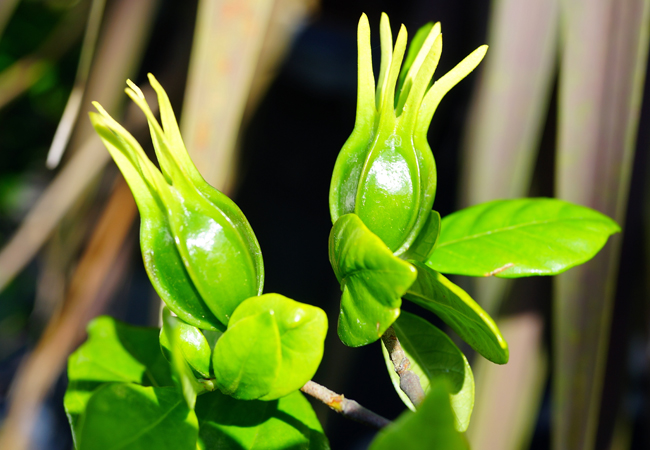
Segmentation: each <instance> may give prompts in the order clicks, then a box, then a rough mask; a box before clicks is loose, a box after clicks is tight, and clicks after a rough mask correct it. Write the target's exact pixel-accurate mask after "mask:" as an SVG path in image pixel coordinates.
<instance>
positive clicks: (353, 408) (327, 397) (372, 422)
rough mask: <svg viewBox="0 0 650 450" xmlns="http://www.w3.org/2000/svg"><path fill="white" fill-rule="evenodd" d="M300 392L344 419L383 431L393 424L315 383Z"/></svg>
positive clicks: (311, 382)
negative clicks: (323, 404)
mask: <svg viewBox="0 0 650 450" xmlns="http://www.w3.org/2000/svg"><path fill="white" fill-rule="evenodd" d="M300 390H301V391H302V392H304V393H305V394H308V395H311V396H312V397H314V398H315V399H317V400H320V401H321V402H323V403H325V404H326V405H327V406H329V407H330V408H331V409H333V410H334V411H336V412H337V413H339V414H341V415H343V416H344V417H347V418H348V419H352V420H356V421H357V422H359V423H362V424H364V425H368V426H369V427H373V428H377V429H381V428H384V427H385V426H387V425H390V424H391V421H390V420H388V419H385V418H383V417H382V416H380V415H379V414H376V413H374V412H372V411H370V410H369V409H366V408H364V407H363V406H361V405H360V404H358V403H357V402H355V401H354V400H350V399H347V398H345V396H343V395H342V394H337V393H336V392H333V391H330V390H329V389H327V388H326V387H325V386H321V385H320V384H318V383H314V382H313V381H308V382H307V383H306V384H305V385H304V386H303V387H302V388H300Z"/></svg>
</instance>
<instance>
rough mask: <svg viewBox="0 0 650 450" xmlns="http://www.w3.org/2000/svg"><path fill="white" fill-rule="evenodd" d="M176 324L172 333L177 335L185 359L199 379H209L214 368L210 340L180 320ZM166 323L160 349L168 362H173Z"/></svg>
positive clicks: (162, 331)
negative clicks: (212, 367)
mask: <svg viewBox="0 0 650 450" xmlns="http://www.w3.org/2000/svg"><path fill="white" fill-rule="evenodd" d="M165 309H166V308H165ZM176 322H177V324H176V326H175V327H174V328H173V329H171V330H170V331H171V332H172V333H175V334H176V336H175V341H176V342H177V344H178V345H179V347H180V350H181V354H182V356H183V358H184V359H185V361H187V363H188V364H189V365H190V367H191V368H192V370H193V371H194V372H195V374H196V375H197V376H198V377H203V378H209V377H210V372H211V366H212V349H211V348H210V344H209V343H208V340H207V339H206V337H205V336H204V335H203V333H201V330H199V329H198V328H196V327H193V326H192V325H188V324H187V323H184V322H182V321H180V320H177V321H176ZM165 323H166V322H164V321H163V328H162V329H161V330H160V347H161V349H162V352H163V355H164V356H165V358H166V359H167V361H171V360H172V346H171V341H170V340H169V338H168V337H167V334H168V333H167V332H166V330H165Z"/></svg>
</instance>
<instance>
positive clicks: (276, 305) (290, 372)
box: [221, 294, 327, 400]
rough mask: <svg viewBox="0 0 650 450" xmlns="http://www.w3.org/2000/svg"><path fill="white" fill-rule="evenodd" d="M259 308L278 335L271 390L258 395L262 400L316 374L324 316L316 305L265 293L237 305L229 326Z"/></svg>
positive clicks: (293, 388)
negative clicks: (265, 313)
mask: <svg viewBox="0 0 650 450" xmlns="http://www.w3.org/2000/svg"><path fill="white" fill-rule="evenodd" d="M261 311H268V312H270V313H271V317H272V318H273V321H274V323H275V326H276V327H277V329H278V332H279V335H280V340H279V343H280V360H279V362H278V364H279V370H278V372H277V375H276V378H275V380H274V382H273V384H272V386H271V389H270V391H269V392H268V393H267V394H265V395H264V396H262V397H260V399H261V400H274V399H276V398H280V397H283V396H285V395H287V394H290V393H291V392H293V391H296V390H298V389H300V388H301V387H302V386H304V384H305V383H306V382H307V381H309V380H310V379H311V378H312V377H313V376H314V374H315V373H316V369H318V366H319V364H320V362H321V359H322V358H323V350H324V344H325V335H326V334H327V316H326V315H325V312H324V311H323V310H322V309H320V308H317V307H315V306H311V305H307V304H305V303H300V302H297V301H295V300H291V299H290V298H287V297H284V296H282V295H279V294H266V295H262V296H259V297H252V298H249V299H248V300H246V301H244V302H243V303H242V304H241V305H239V307H238V308H237V309H236V310H235V312H234V313H233V315H232V318H231V319H230V323H229V324H228V329H229V330H230V327H231V326H233V327H234V326H236V324H237V323H239V322H240V321H242V320H245V319H246V318H247V317H252V316H256V315H258V314H259V313H260V312H261ZM227 333H229V331H226V334H227ZM247 363H250V362H249V361H247ZM221 364H223V363H221Z"/></svg>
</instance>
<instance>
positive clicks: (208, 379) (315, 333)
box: [160, 294, 327, 408]
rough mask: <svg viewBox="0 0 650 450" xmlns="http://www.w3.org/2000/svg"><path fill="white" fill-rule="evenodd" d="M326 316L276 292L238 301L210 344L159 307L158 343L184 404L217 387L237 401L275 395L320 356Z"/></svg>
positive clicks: (289, 388)
mask: <svg viewBox="0 0 650 450" xmlns="http://www.w3.org/2000/svg"><path fill="white" fill-rule="evenodd" d="M326 333H327V316H326V315H325V313H324V312H323V310H321V309H320V308H317V307H315V306H311V305H307V304H304V303H299V302H296V301H294V300H291V299H289V298H287V297H284V296H282V295H279V294H265V295H261V296H258V297H252V298H249V299H247V300H245V301H243V302H242V303H241V304H240V305H239V306H238V307H237V309H236V310H235V312H234V313H233V315H232V318H231V319H230V323H229V324H228V329H227V330H226V331H225V332H224V333H223V334H220V335H219V336H218V337H217V339H216V342H214V343H213V344H212V345H210V343H209V342H208V339H207V338H206V337H205V335H204V333H202V332H201V330H199V329H198V328H196V327H193V326H191V325H188V324H185V323H183V322H182V321H181V320H179V319H177V318H175V317H172V316H171V314H170V313H169V311H168V310H167V309H166V308H165V310H164V311H163V328H162V330H161V333H160V344H161V347H162V350H163V353H164V354H165V356H166V358H167V359H168V360H169V361H170V363H171V366H172V372H173V374H174V376H175V378H176V379H177V383H178V384H179V386H180V387H181V389H182V391H183V394H184V396H185V398H186V401H187V403H188V405H189V406H190V407H191V408H193V407H194V403H195V401H196V396H197V395H198V394H200V393H202V392H204V391H206V390H214V389H215V388H219V390H221V391H222V392H223V393H224V394H227V395H230V396H232V397H234V398H237V399H241V400H255V399H261V400H275V399H278V398H280V397H284V396H285V395H288V394H290V393H291V392H293V391H296V390H298V389H300V388H301V387H302V386H303V385H304V384H305V383H306V382H307V381H309V380H310V379H311V377H313V376H314V374H315V373H316V369H318V366H319V364H320V361H321V359H322V358H323V347H324V341H325V335H326Z"/></svg>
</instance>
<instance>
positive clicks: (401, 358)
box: [381, 327, 424, 408]
mask: <svg viewBox="0 0 650 450" xmlns="http://www.w3.org/2000/svg"><path fill="white" fill-rule="evenodd" d="M381 340H382V342H383V343H384V345H385V346H386V350H388V354H389V355H390V360H391V361H392V362H393V366H394V367H395V372H396V373H397V375H399V387H400V389H402V391H403V392H404V393H405V394H406V396H407V397H408V398H409V400H411V403H413V405H414V406H415V407H416V408H417V407H418V405H419V404H420V403H422V400H424V391H423V390H422V385H421V384H420V377H418V376H417V375H416V374H415V373H414V372H412V371H411V361H409V359H408V358H407V357H406V353H404V349H403V348H402V345H401V344H400V343H399V339H397V335H396V334H395V330H393V327H388V329H387V330H386V332H385V333H384V334H383V335H382V337H381Z"/></svg>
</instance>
